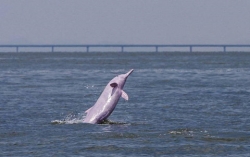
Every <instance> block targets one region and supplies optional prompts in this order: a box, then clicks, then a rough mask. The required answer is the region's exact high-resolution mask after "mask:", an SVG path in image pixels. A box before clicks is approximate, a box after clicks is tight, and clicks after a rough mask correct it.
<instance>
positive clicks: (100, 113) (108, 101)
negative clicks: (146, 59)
mask: <svg viewBox="0 0 250 157" xmlns="http://www.w3.org/2000/svg"><path fill="white" fill-rule="evenodd" d="M132 72H133V69H131V70H130V71H129V72H127V73H126V74H121V75H118V76H116V77H114V78H113V79H112V80H111V81H110V82H109V83H108V84H107V86H106V87H105V89H104V90H103V92H102V94H101V95H100V97H99V98H98V100H97V101H96V103H95V105H94V106H92V107H91V108H89V109H88V110H87V111H85V113H87V115H86V118H85V119H84V123H91V124H99V123H102V122H103V121H105V120H106V119H107V118H108V117H109V116H110V114H111V113H112V112H113V110H114V109H115V107H116V105H117V103H118V101H119V99H120V97H123V98H124V99H125V100H128V95H127V94H126V93H125V92H124V91H123V87H124V85H125V83H126V80H127V78H128V76H129V75H130V74H131V73H132Z"/></svg>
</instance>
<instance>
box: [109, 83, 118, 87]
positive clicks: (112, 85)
mask: <svg viewBox="0 0 250 157" xmlns="http://www.w3.org/2000/svg"><path fill="white" fill-rule="evenodd" d="M110 86H111V87H114V88H115V87H116V86H118V84H117V83H115V82H114V83H111V84H110Z"/></svg>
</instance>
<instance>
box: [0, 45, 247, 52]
mask: <svg viewBox="0 0 250 157" xmlns="http://www.w3.org/2000/svg"><path fill="white" fill-rule="evenodd" d="M0 48H13V50H12V51H13V52H21V51H20V49H23V48H49V49H50V50H49V51H50V52H57V51H58V50H57V49H58V48H83V50H81V51H85V52H90V51H91V49H92V48H118V51H119V52H127V51H129V50H128V48H151V49H152V48H153V51H155V52H159V51H162V50H160V49H164V48H187V49H185V50H182V51H188V52H193V51H194V50H195V49H196V48H216V49H219V50H216V51H222V52H227V51H228V48H247V49H248V51H249V52H250V44H184V45H182V44H169V45H157V44H155V45H154V44H75V45H74V44H72V45H70V44H61V45H59V44H55V45H53V44H49V45H46V44H45V45H42V44H41V45H0ZM151 51H152V50H151ZM236 51H237V50H236ZM0 52H1V49H0Z"/></svg>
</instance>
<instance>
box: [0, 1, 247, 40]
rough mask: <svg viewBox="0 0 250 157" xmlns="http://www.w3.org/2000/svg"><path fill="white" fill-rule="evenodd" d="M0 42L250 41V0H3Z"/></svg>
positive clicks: (0, 13) (0, 3)
mask: <svg viewBox="0 0 250 157" xmlns="http://www.w3.org/2000/svg"><path fill="white" fill-rule="evenodd" d="M0 20H1V22H0V44H250V0H0Z"/></svg>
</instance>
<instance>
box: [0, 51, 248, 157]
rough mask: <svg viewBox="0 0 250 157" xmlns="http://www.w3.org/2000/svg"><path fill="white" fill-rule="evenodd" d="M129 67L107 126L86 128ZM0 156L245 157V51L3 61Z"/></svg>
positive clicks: (27, 56) (6, 57)
mask: <svg viewBox="0 0 250 157" xmlns="http://www.w3.org/2000/svg"><path fill="white" fill-rule="evenodd" d="M130 69H134V72H133V73H132V74H131V75H130V76H129V78H128V80H127V82H126V84H125V87H124V91H125V92H126V93H127V94H128V96H129V100H128V101H125V100H124V99H122V98H121V99H120V101H119V103H118V105H117V106H116V108H115V110H114V112H113V113H112V115H111V116H110V117H109V120H111V121H113V122H114V124H94V125H93V124H84V123H83V119H84V117H85V113H84V112H85V110H87V109H88V108H90V107H91V106H92V105H93V104H94V103H95V102H96V100H97V99H98V97H99V95H100V93H101V92H102V90H103V89H104V87H105V86H106V84H107V83H108V82H109V81H110V80H111V79H112V78H113V77H115V76H116V75H119V74H123V73H126V72H128V71H129V70H130ZM0 156H2V157H5V156H11V157H19V156H25V157H29V156H30V157H34V156H41V157H46V156H49V157H50V156H71V157H78V156H136V157H138V156H146V157H147V156H148V157H151V156H171V157H172V156H177V157H178V156H195V157H199V156H205V157H210V156H211V157H214V156H232V157H233V156H241V157H247V156H250V52H192V53H184V52H165V53H164V52H159V53H155V52H152V53H151V52H144V53H143V52H141V53H140V52H133V53H132V52H131V53H115V52H112V53H109V52H105V53H103V52H102V53H101V52H99V53H98V52H91V53H80V52H79V53H77V52H76V53H64V52H56V53H45V52H44V53H39V52H34V53H32V52H22V53H0Z"/></svg>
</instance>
